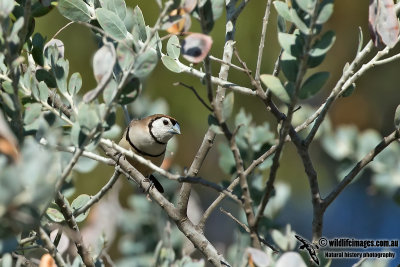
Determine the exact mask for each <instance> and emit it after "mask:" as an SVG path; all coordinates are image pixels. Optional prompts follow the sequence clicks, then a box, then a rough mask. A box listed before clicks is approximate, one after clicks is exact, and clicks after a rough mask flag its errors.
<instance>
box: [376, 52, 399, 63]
mask: <svg viewBox="0 0 400 267" xmlns="http://www.w3.org/2000/svg"><path fill="white" fill-rule="evenodd" d="M398 59H400V54H396V55H394V56H391V57H388V58H384V59H381V60H377V61H375V65H383V64H387V63H390V62H393V61H395V60H398Z"/></svg>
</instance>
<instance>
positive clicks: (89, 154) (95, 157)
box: [39, 138, 115, 166]
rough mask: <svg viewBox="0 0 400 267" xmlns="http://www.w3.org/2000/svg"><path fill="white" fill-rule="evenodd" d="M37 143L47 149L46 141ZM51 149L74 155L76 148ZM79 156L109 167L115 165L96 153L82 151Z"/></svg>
mask: <svg viewBox="0 0 400 267" xmlns="http://www.w3.org/2000/svg"><path fill="white" fill-rule="evenodd" d="M39 143H40V144H42V145H44V146H48V147H49V145H48V142H47V140H45V139H43V138H42V139H41V140H40V141H39ZM51 148H54V149H56V150H58V151H62V152H69V153H75V151H76V147H74V146H67V147H65V146H55V147H51ZM81 156H82V157H86V158H89V159H92V160H96V161H98V162H101V163H104V164H106V165H109V166H114V165H115V162H114V161H113V160H112V159H110V158H106V157H102V156H100V155H98V154H96V153H93V152H90V151H85V150H84V151H83V152H82V155H81Z"/></svg>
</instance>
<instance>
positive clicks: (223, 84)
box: [176, 44, 257, 96]
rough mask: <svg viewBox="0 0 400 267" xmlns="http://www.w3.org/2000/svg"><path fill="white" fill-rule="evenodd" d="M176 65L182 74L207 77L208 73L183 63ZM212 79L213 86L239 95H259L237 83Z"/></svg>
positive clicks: (212, 77) (201, 77) (216, 78)
mask: <svg viewBox="0 0 400 267" xmlns="http://www.w3.org/2000/svg"><path fill="white" fill-rule="evenodd" d="M231 45H233V44H231ZM223 60H224V61H226V59H223ZM176 63H177V64H178V65H179V67H180V69H181V70H182V72H185V73H188V74H191V75H193V76H195V77H198V78H200V79H203V78H204V77H205V76H206V73H204V72H202V71H199V70H197V69H195V68H193V67H189V66H186V65H185V64H183V63H182V62H176ZM226 66H228V65H222V66H221V69H223V67H226ZM228 67H229V66H228ZM210 79H211V82H212V83H213V84H216V85H218V86H221V87H223V88H225V89H229V90H232V91H234V92H237V93H240V94H245V95H251V96H256V95H257V93H256V92H255V91H253V90H251V89H250V88H247V87H244V86H240V85H237V84H235V83H232V82H229V81H227V80H226V79H223V78H221V77H219V78H218V77H214V76H211V77H210Z"/></svg>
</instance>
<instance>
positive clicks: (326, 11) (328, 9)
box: [316, 0, 333, 24]
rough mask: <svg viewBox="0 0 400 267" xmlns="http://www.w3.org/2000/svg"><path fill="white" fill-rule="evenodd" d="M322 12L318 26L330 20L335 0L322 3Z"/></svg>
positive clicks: (320, 12)
mask: <svg viewBox="0 0 400 267" xmlns="http://www.w3.org/2000/svg"><path fill="white" fill-rule="evenodd" d="M321 6H322V8H321V10H320V11H319V15H318V18H317V21H316V23H317V24H324V23H325V22H327V21H328V20H329V18H330V17H331V15H332V13H333V0H326V1H323V2H322V3H321Z"/></svg>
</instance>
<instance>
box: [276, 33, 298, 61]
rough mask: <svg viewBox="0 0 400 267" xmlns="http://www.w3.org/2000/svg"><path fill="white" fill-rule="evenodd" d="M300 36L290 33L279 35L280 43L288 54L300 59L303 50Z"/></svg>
mask: <svg viewBox="0 0 400 267" xmlns="http://www.w3.org/2000/svg"><path fill="white" fill-rule="evenodd" d="M300 38H301V37H300V36H299V35H298V34H289V33H283V32H279V33H278V41H279V44H280V45H281V47H282V48H283V50H285V51H286V52H288V53H289V54H290V55H293V56H294V57H299V56H300V55H301V53H302V50H303V45H302V43H301V41H300Z"/></svg>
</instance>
